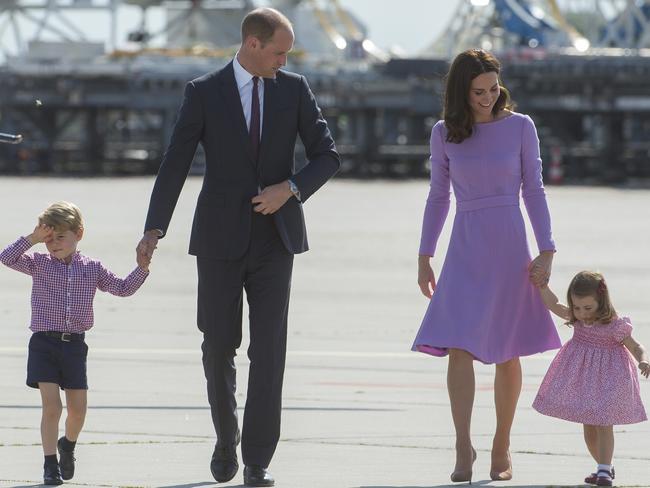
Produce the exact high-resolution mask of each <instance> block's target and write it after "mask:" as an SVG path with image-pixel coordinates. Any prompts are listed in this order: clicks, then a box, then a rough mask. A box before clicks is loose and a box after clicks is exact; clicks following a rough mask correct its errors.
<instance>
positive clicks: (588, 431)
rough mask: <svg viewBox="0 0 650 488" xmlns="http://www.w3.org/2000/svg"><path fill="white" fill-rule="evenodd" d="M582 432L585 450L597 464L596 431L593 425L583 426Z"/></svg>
mask: <svg viewBox="0 0 650 488" xmlns="http://www.w3.org/2000/svg"><path fill="white" fill-rule="evenodd" d="M583 431H584V436H585V444H587V449H588V450H589V454H591V457H592V458H594V461H596V462H598V431H597V430H596V426H595V425H583Z"/></svg>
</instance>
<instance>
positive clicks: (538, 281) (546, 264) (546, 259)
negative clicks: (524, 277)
mask: <svg viewBox="0 0 650 488" xmlns="http://www.w3.org/2000/svg"><path fill="white" fill-rule="evenodd" d="M553 254H554V253H553V251H542V252H541V253H539V256H537V257H536V258H535V259H533V260H532V261H531V262H530V265H528V278H529V279H530V281H531V282H532V283H533V285H535V286H538V287H539V286H543V285H546V284H547V283H548V281H549V280H550V279H551V267H552V266H553Z"/></svg>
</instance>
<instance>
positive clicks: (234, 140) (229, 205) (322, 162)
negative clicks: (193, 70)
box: [145, 62, 341, 260]
mask: <svg viewBox="0 0 650 488" xmlns="http://www.w3.org/2000/svg"><path fill="white" fill-rule="evenodd" d="M297 136H300V139H301V140H302V142H303V144H304V146H305V149H306V153H307V160H308V164H307V165H306V166H304V167H303V168H302V169H301V170H300V171H298V172H296V168H295V159H294V149H295V144H296V137H297ZM199 142H200V143H201V144H202V145H203V148H204V150H205V158H206V165H205V176H204V178H203V186H202V188H201V193H200V194H199V198H198V202H197V205H196V211H195V214H194V222H193V224H192V235H191V238H190V249H189V253H190V254H193V255H195V256H199V257H207V258H215V259H227V260H234V259H239V258H240V257H242V256H243V255H244V253H245V252H246V250H247V249H248V243H249V240H250V229H251V216H252V203H251V199H252V198H253V197H254V196H255V195H257V194H258V188H264V187H265V186H269V185H272V184H276V183H280V182H282V181H285V180H286V179H288V178H291V179H292V180H293V181H294V183H295V184H296V186H297V187H298V189H299V190H300V195H301V200H302V202H305V201H306V200H307V199H308V198H309V197H310V196H311V195H312V194H313V193H314V192H315V191H316V190H318V188H320V187H321V186H322V185H323V184H324V183H325V182H326V181H327V180H328V179H329V178H331V177H332V176H333V175H334V174H335V173H336V171H337V170H338V169H339V167H340V164H341V163H340V158H339V155H338V153H337V151H336V148H335V146H334V141H333V140H332V136H331V134H330V131H329V129H328V127H327V123H326V122H325V119H323V116H322V114H321V112H320V109H319V108H318V105H317V104H316V100H315V98H314V95H313V94H312V92H311V90H310V89H309V86H308V85H307V80H305V78H304V77H303V76H300V75H297V74H294V73H289V72H285V71H279V72H278V73H277V75H276V78H275V79H268V78H265V79H264V120H263V124H262V139H261V141H260V148H259V160H258V161H257V163H256V162H255V161H254V160H253V156H252V149H251V147H250V139H249V136H248V129H247V127H246V120H245V118H244V113H243V110H242V106H241V100H240V97H239V91H238V89H237V85H236V82H235V74H234V71H233V66H232V62H230V63H229V64H228V65H227V66H225V67H224V68H223V69H221V70H219V71H216V72H213V73H209V74H206V75H204V76H202V77H200V78H198V79H196V80H193V81H191V82H189V83H188V84H187V85H186V87H185V94H184V99H183V103H182V105H181V107H180V109H179V112H178V117H177V120H176V124H175V126H174V129H173V133H172V137H171V140H170V143H169V146H168V148H167V151H166V152H165V155H164V157H163V161H162V163H161V166H160V170H159V172H158V176H157V178H156V182H155V184H154V188H153V192H152V194H151V201H150V203H149V211H148V214H147V220H146V224H145V230H149V229H160V230H162V231H163V235H164V234H165V233H166V232H167V228H168V226H169V222H170V220H171V217H172V213H173V212H174V208H175V206H176V203H177V201H178V197H179V195H180V192H181V189H182V188H183V184H184V182H185V180H186V178H187V174H188V172H189V169H190V166H191V164H192V160H193V158H194V153H195V151H196V146H197V144H198V143H199ZM302 202H299V201H298V200H297V199H296V198H294V197H291V198H290V199H289V200H287V202H286V203H285V204H284V205H283V206H282V207H281V208H280V209H279V210H278V211H277V212H276V213H275V214H273V218H274V222H275V225H276V228H277V230H278V233H279V235H280V237H281V239H282V242H283V243H284V245H285V246H286V248H287V250H288V251H289V252H290V253H292V254H297V253H301V252H304V251H306V250H307V249H308V248H309V246H308V243H307V232H306V229H305V220H304V215H303V211H302Z"/></svg>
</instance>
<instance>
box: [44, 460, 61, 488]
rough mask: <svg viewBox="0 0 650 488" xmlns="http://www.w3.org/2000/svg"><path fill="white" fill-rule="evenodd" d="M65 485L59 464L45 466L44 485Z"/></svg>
mask: <svg viewBox="0 0 650 488" xmlns="http://www.w3.org/2000/svg"><path fill="white" fill-rule="evenodd" d="M62 483H63V480H62V479H61V472H60V471H59V465H58V464H46V465H45V466H43V484H44V485H60V484H62Z"/></svg>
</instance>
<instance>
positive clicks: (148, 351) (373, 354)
mask: <svg viewBox="0 0 650 488" xmlns="http://www.w3.org/2000/svg"><path fill="white" fill-rule="evenodd" d="M3 352H7V353H21V352H22V353H26V352H27V348H25V347H0V353H3ZM91 352H92V354H108V355H124V356H129V355H149V356H162V355H164V356H170V355H174V356H185V355H188V356H189V355H192V356H193V355H196V354H200V353H201V350H200V349H199V348H198V347H197V348H196V349H180V348H175V349H162V348H128V349H127V348H110V347H93V348H92V349H91ZM287 356H295V357H335V358H353V359H354V358H356V359H366V358H367V359H372V358H381V359H418V360H419V359H423V358H427V355H426V354H422V353H415V352H381V351H287ZM554 356H555V355H554V354H548V353H545V354H535V355H534V356H526V357H524V358H523V359H524V360H530V359H534V360H542V361H549V360H551V359H553V357H554Z"/></svg>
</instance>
